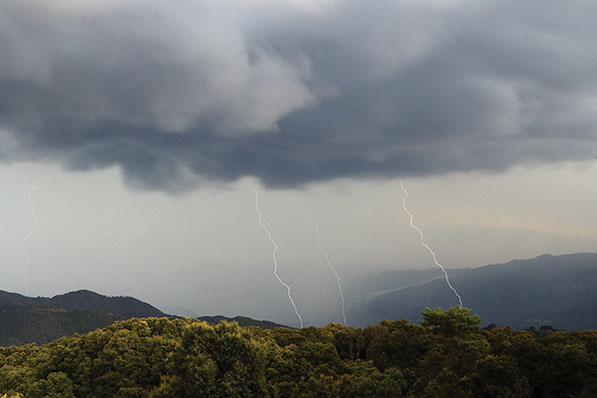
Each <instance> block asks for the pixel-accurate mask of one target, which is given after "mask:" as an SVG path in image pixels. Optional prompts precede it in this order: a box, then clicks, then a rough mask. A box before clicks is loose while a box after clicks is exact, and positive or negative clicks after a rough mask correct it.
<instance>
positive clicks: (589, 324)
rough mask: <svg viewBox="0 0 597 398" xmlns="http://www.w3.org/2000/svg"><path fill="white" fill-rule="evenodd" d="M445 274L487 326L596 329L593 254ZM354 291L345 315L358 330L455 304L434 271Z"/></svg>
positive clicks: (399, 274) (374, 281) (377, 278)
mask: <svg viewBox="0 0 597 398" xmlns="http://www.w3.org/2000/svg"><path fill="white" fill-rule="evenodd" d="M448 272H449V276H450V281H451V282H452V285H453V286H454V287H455V288H456V289H457V290H458V292H459V293H460V295H461V296H462V299H463V304H464V305H465V306H466V307H469V308H471V309H472V310H473V313H476V314H479V316H481V319H483V321H484V323H485V324H489V323H495V324H498V325H500V326H504V325H511V326H513V327H515V328H526V327H529V326H541V325H552V326H554V327H556V328H559V329H566V330H575V329H588V328H591V329H597V254H595V253H579V254H570V255H563V256H550V255H543V256H540V257H537V258H534V259H530V260H514V261H511V262H508V263H506V264H493V265H487V266H484V267H480V268H472V269H471V268H468V269H453V270H448ZM425 279H426V280H425ZM354 285H358V281H357V283H353V286H354ZM352 292H353V294H352V296H351V297H349V299H350V301H351V312H350V313H349V316H350V319H351V320H352V322H353V323H354V324H356V325H358V326H365V325H368V324H374V323H377V322H379V321H380V320H382V319H400V318H407V319H409V320H411V321H415V322H416V321H419V320H420V319H421V311H423V310H424V309H425V308H426V307H443V308H447V307H451V306H454V305H457V304H458V301H457V299H456V297H455V296H454V294H453V293H452V291H451V290H450V289H449V288H448V287H447V285H446V281H445V280H444V278H443V274H442V273H441V272H440V271H439V270H438V269H429V270H420V271H413V270H402V271H391V272H386V273H383V274H376V275H371V276H369V277H366V278H363V280H362V287H361V289H360V290H358V289H353V290H352Z"/></svg>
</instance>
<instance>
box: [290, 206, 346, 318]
mask: <svg viewBox="0 0 597 398" xmlns="http://www.w3.org/2000/svg"><path fill="white" fill-rule="evenodd" d="M292 201H293V202H294V204H295V206H296V207H297V208H298V209H299V210H300V211H301V213H303V215H304V216H305V217H307V218H308V219H309V221H311V224H313V228H315V235H316V243H317V247H318V248H319V251H320V252H321V254H322V255H323V257H324V258H325V261H326V262H327V264H328V266H329V267H330V270H331V271H332V272H333V273H334V275H335V276H336V283H337V285H338V294H339V295H340V299H341V300H342V319H344V326H347V322H346V311H345V307H346V302H345V301H344V293H342V282H341V280H340V275H338V272H337V271H336V267H334V265H333V264H332V261H331V260H330V257H329V256H328V255H327V253H326V252H325V250H323V247H322V246H321V234H320V233H319V225H318V224H317V222H315V219H314V218H313V217H312V216H311V215H310V214H309V213H307V212H306V211H305V209H303V208H302V207H301V206H300V205H299V204H298V203H297V201H296V200H294V199H293V200H292Z"/></svg>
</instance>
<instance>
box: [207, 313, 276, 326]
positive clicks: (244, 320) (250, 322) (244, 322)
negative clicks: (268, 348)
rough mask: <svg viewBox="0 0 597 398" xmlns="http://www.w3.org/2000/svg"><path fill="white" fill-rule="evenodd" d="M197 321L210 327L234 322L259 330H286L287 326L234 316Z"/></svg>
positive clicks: (213, 317) (212, 317)
mask: <svg viewBox="0 0 597 398" xmlns="http://www.w3.org/2000/svg"><path fill="white" fill-rule="evenodd" d="M197 319H199V320H200V321H204V322H207V323H209V324H210V325H217V324H218V323H220V322H222V321H226V322H236V323H238V325H239V326H242V327H245V326H257V327H259V328H261V329H275V328H279V327H283V328H287V327H288V326H285V325H280V324H279V323H275V322H270V321H258V320H255V319H252V318H248V317H246V316H235V317H234V318H228V317H225V316H222V315H215V316H200V317H198V318H197Z"/></svg>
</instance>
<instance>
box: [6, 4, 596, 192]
mask: <svg viewBox="0 0 597 398" xmlns="http://www.w3.org/2000/svg"><path fill="white" fill-rule="evenodd" d="M0 10H1V11H2V12H0V53H1V54H2V57H0V92H1V93H2V95H0V157H1V158H2V159H3V160H4V161H6V162H10V161H20V160H50V161H56V162H58V163H60V164H62V165H63V166H64V167H66V168H71V169H77V170H85V169H94V168H102V167H107V166H111V165H119V166H120V167H122V169H123V171H124V173H125V176H126V178H127V181H128V182H129V183H130V184H131V185H133V186H136V187H139V188H146V189H158V190H162V189H163V190H173V191H176V190H185V189H192V188H193V187H195V186H196V185H197V184H200V183H202V182H206V181H230V180H234V179H237V178H240V177H243V176H256V177H258V178H260V179H262V180H263V181H264V182H265V183H267V184H269V185H271V186H292V185H296V184H302V183H305V182H311V181H320V180H326V179H332V178H338V177H393V176H396V175H430V174H438V173H446V172H452V171H470V170H485V171H503V170H507V169H508V168H510V167H512V166H515V165H521V164H523V165H524V164H542V163H550V162H561V161H568V160H574V161H582V160H587V159H593V158H594V157H595V156H597V143H596V138H597V131H596V127H595V126H597V123H596V122H597V112H596V108H597V84H596V82H597V79H596V78H597V55H596V54H597V42H596V41H595V40H594V38H595V37H597V28H596V27H595V24H594V23H593V21H592V16H593V15H597V6H594V5H592V3H590V2H581V1H578V2H576V1H571V2H557V1H530V2H525V3H524V4H523V3H520V2H515V1H494V2H491V1H490V2H483V3H482V4H479V3H475V2H467V1H457V0H456V1H436V2H428V3H425V4H422V3H420V2H414V1H398V2H381V1H380V2H362V1H356V0H354V1H352V0H346V1H337V2H331V1H330V2H328V1H320V2H309V1H304V2H299V1H289V0H288V1H279V2H267V1H266V2H256V1H247V0H245V1H239V0H236V1H229V2H217V3H215V4H214V3H213V2H208V1H190V0H186V1H180V2H177V3H176V4H172V3H168V4H167V5H166V3H163V2H159V1H143V2H141V1H136V0H135V1H133V0H131V1H129V2H126V3H125V4H121V2H113V1H110V0H106V1H104V2H102V3H101V4H100V3H97V2H91V1H77V2H75V1H71V0H61V1H56V2H51V4H50V3H48V2H45V1H29V2H25V3H23V2H20V1H17V0H6V1H4V2H3V3H2V5H0Z"/></svg>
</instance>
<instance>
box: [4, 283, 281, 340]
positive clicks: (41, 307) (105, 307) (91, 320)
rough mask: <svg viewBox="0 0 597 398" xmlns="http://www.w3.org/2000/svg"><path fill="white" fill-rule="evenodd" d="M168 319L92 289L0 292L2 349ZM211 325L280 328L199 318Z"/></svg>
mask: <svg viewBox="0 0 597 398" xmlns="http://www.w3.org/2000/svg"><path fill="white" fill-rule="evenodd" d="M148 317H169V318H174V317H173V316H172V315H168V314H165V313H163V312H162V311H160V310H158V309H157V308H155V307H154V306H152V305H151V304H148V303H145V302H143V301H140V300H137V299H136V298H134V297H108V296H104V295H101V294H98V293H95V292H92V291H89V290H78V291H75V292H70V293H65V294H61V295H57V296H54V297H51V298H48V297H27V296H23V295H21V294H18V293H10V292H5V291H2V290H0V346H9V345H22V344H28V343H38V344H44V343H48V342H50V341H53V340H56V339H58V338H60V337H63V336H69V335H73V334H75V333H80V334H82V333H87V332H90V331H92V330H95V329H99V328H104V327H106V326H108V325H110V324H112V323H114V322H116V321H120V320H125V319H129V318H148ZM198 319H200V320H203V321H206V322H207V323H210V324H217V323H220V322H221V321H233V322H237V323H238V324H239V325H240V326H257V327H260V328H263V329H273V328H276V327H281V326H283V325H279V324H277V323H274V322H269V321H258V320H255V319H251V318H247V317H242V316H237V317H234V318H227V317H224V316H221V315H218V316H213V317H210V316H207V317H199V318H198Z"/></svg>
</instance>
